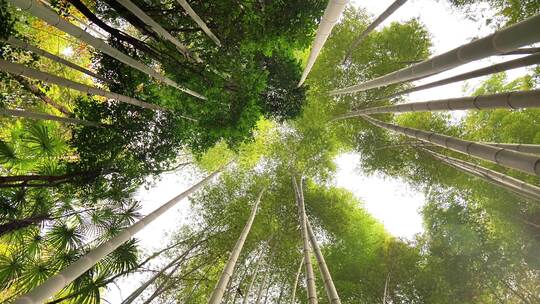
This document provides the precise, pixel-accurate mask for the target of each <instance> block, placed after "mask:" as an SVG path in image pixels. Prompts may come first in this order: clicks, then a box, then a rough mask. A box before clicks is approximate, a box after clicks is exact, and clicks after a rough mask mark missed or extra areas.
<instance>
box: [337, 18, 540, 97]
mask: <svg viewBox="0 0 540 304" xmlns="http://www.w3.org/2000/svg"><path fill="white" fill-rule="evenodd" d="M539 28H540V15H536V16H533V17H530V18H528V19H526V20H524V21H522V22H519V23H516V24H514V25H511V26H509V27H506V28H504V29H501V30H499V31H497V32H495V33H493V34H491V35H489V36H487V37H484V38H482V39H478V40H474V41H472V42H469V43H467V44H464V45H462V46H460V47H457V48H455V49H453V50H451V51H448V52H446V53H444V54H441V55H438V56H435V57H432V58H430V59H427V60H425V61H422V62H420V63H418V64H415V65H412V66H409V67H406V68H403V69H401V70H398V71H395V72H392V73H389V74H386V75H384V76H381V77H378V78H375V79H373V80H369V81H367V82H364V83H359V84H356V85H353V86H350V87H346V88H342V89H337V90H334V91H332V92H330V94H331V95H341V94H349V93H354V92H358V91H364V90H368V89H372V88H377V87H382V86H386V85H390V84H394V83H399V82H404V81H408V80H413V79H414V80H417V79H421V78H424V77H427V76H430V75H434V74H436V73H439V72H443V71H446V70H449V69H452V68H455V67H457V66H460V65H462V64H465V63H468V62H471V61H474V60H478V59H482V58H486V57H489V56H492V55H497V54H502V53H505V52H508V51H512V50H514V49H517V48H519V47H522V46H525V45H529V44H533V43H536V42H538V41H540V31H539V30H538V29H539Z"/></svg>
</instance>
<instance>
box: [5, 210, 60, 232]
mask: <svg viewBox="0 0 540 304" xmlns="http://www.w3.org/2000/svg"><path fill="white" fill-rule="evenodd" d="M49 218H50V214H40V215H35V216H31V217H27V218H24V219H20V220H13V221H10V222H8V223H5V224H0V237H1V236H2V235H4V234H6V233H10V232H12V231H15V230H18V229H22V228H26V227H29V226H32V225H36V224H38V223H41V222H43V221H44V220H47V219H49Z"/></svg>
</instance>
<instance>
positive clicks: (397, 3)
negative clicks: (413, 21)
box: [343, 0, 407, 64]
mask: <svg viewBox="0 0 540 304" xmlns="http://www.w3.org/2000/svg"><path fill="white" fill-rule="evenodd" d="M405 2H407V0H395V1H394V2H393V3H392V4H391V5H390V6H389V7H388V8H387V9H386V10H385V11H384V12H383V13H382V14H380V15H379V17H377V19H375V21H373V22H372V23H371V24H370V25H369V26H368V27H367V28H366V29H365V30H364V31H363V32H362V33H361V34H360V35H359V36H358V37H357V38H356V39H354V41H353V43H352V44H351V46H350V47H349V50H348V51H347V55H345V59H343V64H345V63H346V62H347V61H349V59H350V57H351V54H352V52H353V50H354V49H355V48H356V47H358V45H359V44H360V43H361V42H362V41H364V39H366V37H367V36H368V35H369V33H371V32H372V31H373V30H374V29H375V28H376V27H377V26H379V24H381V23H382V22H383V21H384V20H386V18H388V17H390V15H392V14H393V13H394V12H395V11H397V10H398V8H400V7H401V6H402V5H403V4H405Z"/></svg>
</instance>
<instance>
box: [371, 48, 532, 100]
mask: <svg viewBox="0 0 540 304" xmlns="http://www.w3.org/2000/svg"><path fill="white" fill-rule="evenodd" d="M538 63H540V53H538V54H533V55H530V56H525V57H521V58H518V59H514V60H509V61H505V62H501V63H497V64H494V65H490V66H488V67H485V68H481V69H478V70H474V71H470V72H467V73H463V74H460V75H456V76H453V77H449V78H445V79H442V80H438V81H434V82H430V83H427V84H424V85H420V86H416V87H414V88H410V89H406V90H403V91H400V92H397V93H395V94H392V95H389V96H385V97H383V98H380V99H389V98H394V97H397V96H401V95H403V94H408V93H412V92H418V91H422V90H427V89H430V88H435V87H438V86H442V85H446V84H450V83H454V82H458V81H463V80H467V79H472V78H476V77H480V76H485V75H490V74H493V73H500V72H504V71H508V70H512V69H517V68H520V67H525V66H529V65H533V64H538Z"/></svg>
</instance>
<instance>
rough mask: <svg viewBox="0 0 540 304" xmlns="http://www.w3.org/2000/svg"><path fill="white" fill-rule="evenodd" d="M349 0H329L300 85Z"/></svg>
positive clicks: (300, 83) (299, 84)
mask: <svg viewBox="0 0 540 304" xmlns="http://www.w3.org/2000/svg"><path fill="white" fill-rule="evenodd" d="M348 2H349V0H330V1H328V6H327V7H326V10H325V11H324V15H323V16H322V19H321V23H320V24H319V28H318V29H317V35H316V36H315V40H314V41H313V44H312V45H311V51H310V52H309V57H308V61H307V63H306V67H305V68H304V72H303V73H302V77H301V78H300V82H298V86H301V85H302V84H303V83H304V81H305V80H306V78H307V76H308V74H309V72H310V71H311V68H312V67H313V65H314V64H315V60H317V57H318V56H319V53H320V52H321V49H322V47H323V45H324V43H325V42H326V39H328V36H330V33H331V32H332V29H333V28H334V25H335V24H336V23H337V21H338V19H339V16H340V15H341V12H343V10H344V9H345V6H346V5H347V3H348Z"/></svg>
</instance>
